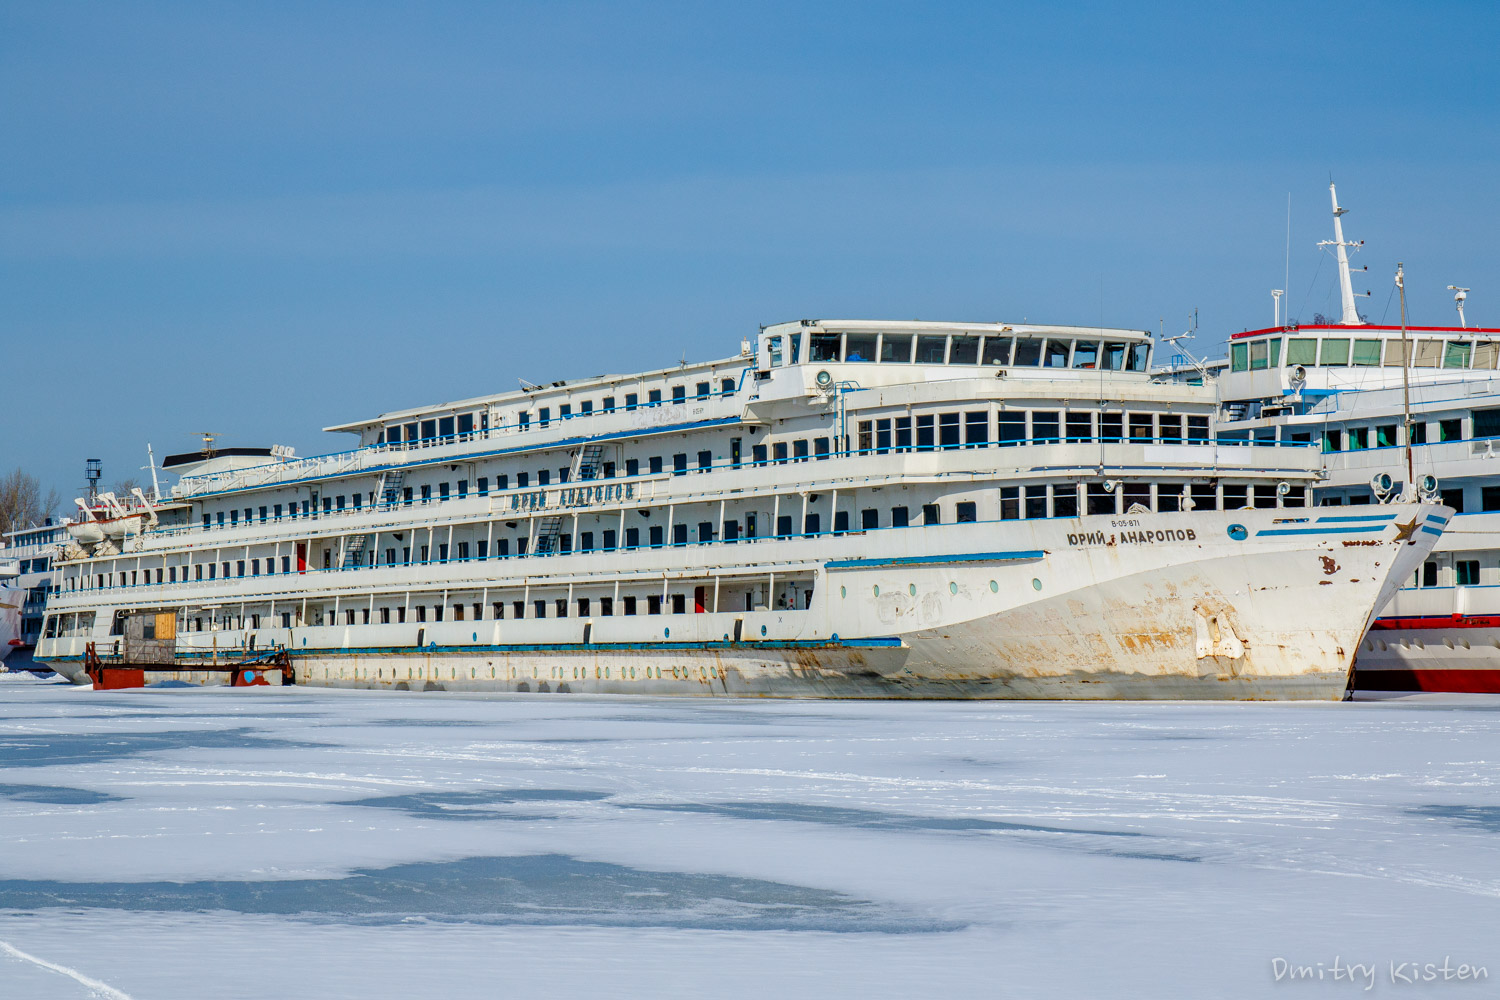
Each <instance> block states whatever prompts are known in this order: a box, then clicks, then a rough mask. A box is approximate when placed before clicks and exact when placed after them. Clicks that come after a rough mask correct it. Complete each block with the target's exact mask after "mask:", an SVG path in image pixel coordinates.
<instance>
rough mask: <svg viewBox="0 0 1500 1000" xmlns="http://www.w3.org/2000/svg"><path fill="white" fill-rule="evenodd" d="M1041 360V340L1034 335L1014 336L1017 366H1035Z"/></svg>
mask: <svg viewBox="0 0 1500 1000" xmlns="http://www.w3.org/2000/svg"><path fill="white" fill-rule="evenodd" d="M1041 362H1042V342H1041V340H1040V339H1038V338H1036V337H1017V338H1016V360H1015V366H1016V367H1017V368H1035V367H1036V366H1037V365H1039V364H1041Z"/></svg>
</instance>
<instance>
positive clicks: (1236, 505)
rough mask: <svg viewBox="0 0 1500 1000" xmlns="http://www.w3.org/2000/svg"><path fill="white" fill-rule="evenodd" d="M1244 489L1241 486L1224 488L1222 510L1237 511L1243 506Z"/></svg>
mask: <svg viewBox="0 0 1500 1000" xmlns="http://www.w3.org/2000/svg"><path fill="white" fill-rule="evenodd" d="M1245 494H1246V489H1245V487H1243V486H1226V487H1224V509H1225V510H1239V509H1240V508H1241V507H1243V506H1245Z"/></svg>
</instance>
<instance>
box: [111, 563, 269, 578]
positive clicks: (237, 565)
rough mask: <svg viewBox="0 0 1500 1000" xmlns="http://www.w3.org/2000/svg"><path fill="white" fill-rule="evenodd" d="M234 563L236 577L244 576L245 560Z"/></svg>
mask: <svg viewBox="0 0 1500 1000" xmlns="http://www.w3.org/2000/svg"><path fill="white" fill-rule="evenodd" d="M234 562H235V567H234V568H235V570H236V572H235V574H234V575H235V576H244V575H245V560H243V559H236V560H235V561H234ZM226 565H227V564H226ZM132 582H134V581H132Z"/></svg>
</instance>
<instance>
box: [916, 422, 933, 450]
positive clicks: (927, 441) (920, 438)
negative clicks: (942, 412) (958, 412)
mask: <svg viewBox="0 0 1500 1000" xmlns="http://www.w3.org/2000/svg"><path fill="white" fill-rule="evenodd" d="M932 428H933V420H932V414H930V413H928V414H924V415H921V416H918V417H917V450H918V451H931V450H932V449H933V446H934V445H935V444H936V439H935V438H934V437H933V432H932Z"/></svg>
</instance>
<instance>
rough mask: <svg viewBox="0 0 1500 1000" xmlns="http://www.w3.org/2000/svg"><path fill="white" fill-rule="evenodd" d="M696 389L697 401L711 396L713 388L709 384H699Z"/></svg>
mask: <svg viewBox="0 0 1500 1000" xmlns="http://www.w3.org/2000/svg"><path fill="white" fill-rule="evenodd" d="M697 389H698V398H699V399H707V398H708V397H709V396H711V395H713V391H714V387H713V384H712V383H711V382H699V383H698V385H697Z"/></svg>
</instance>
